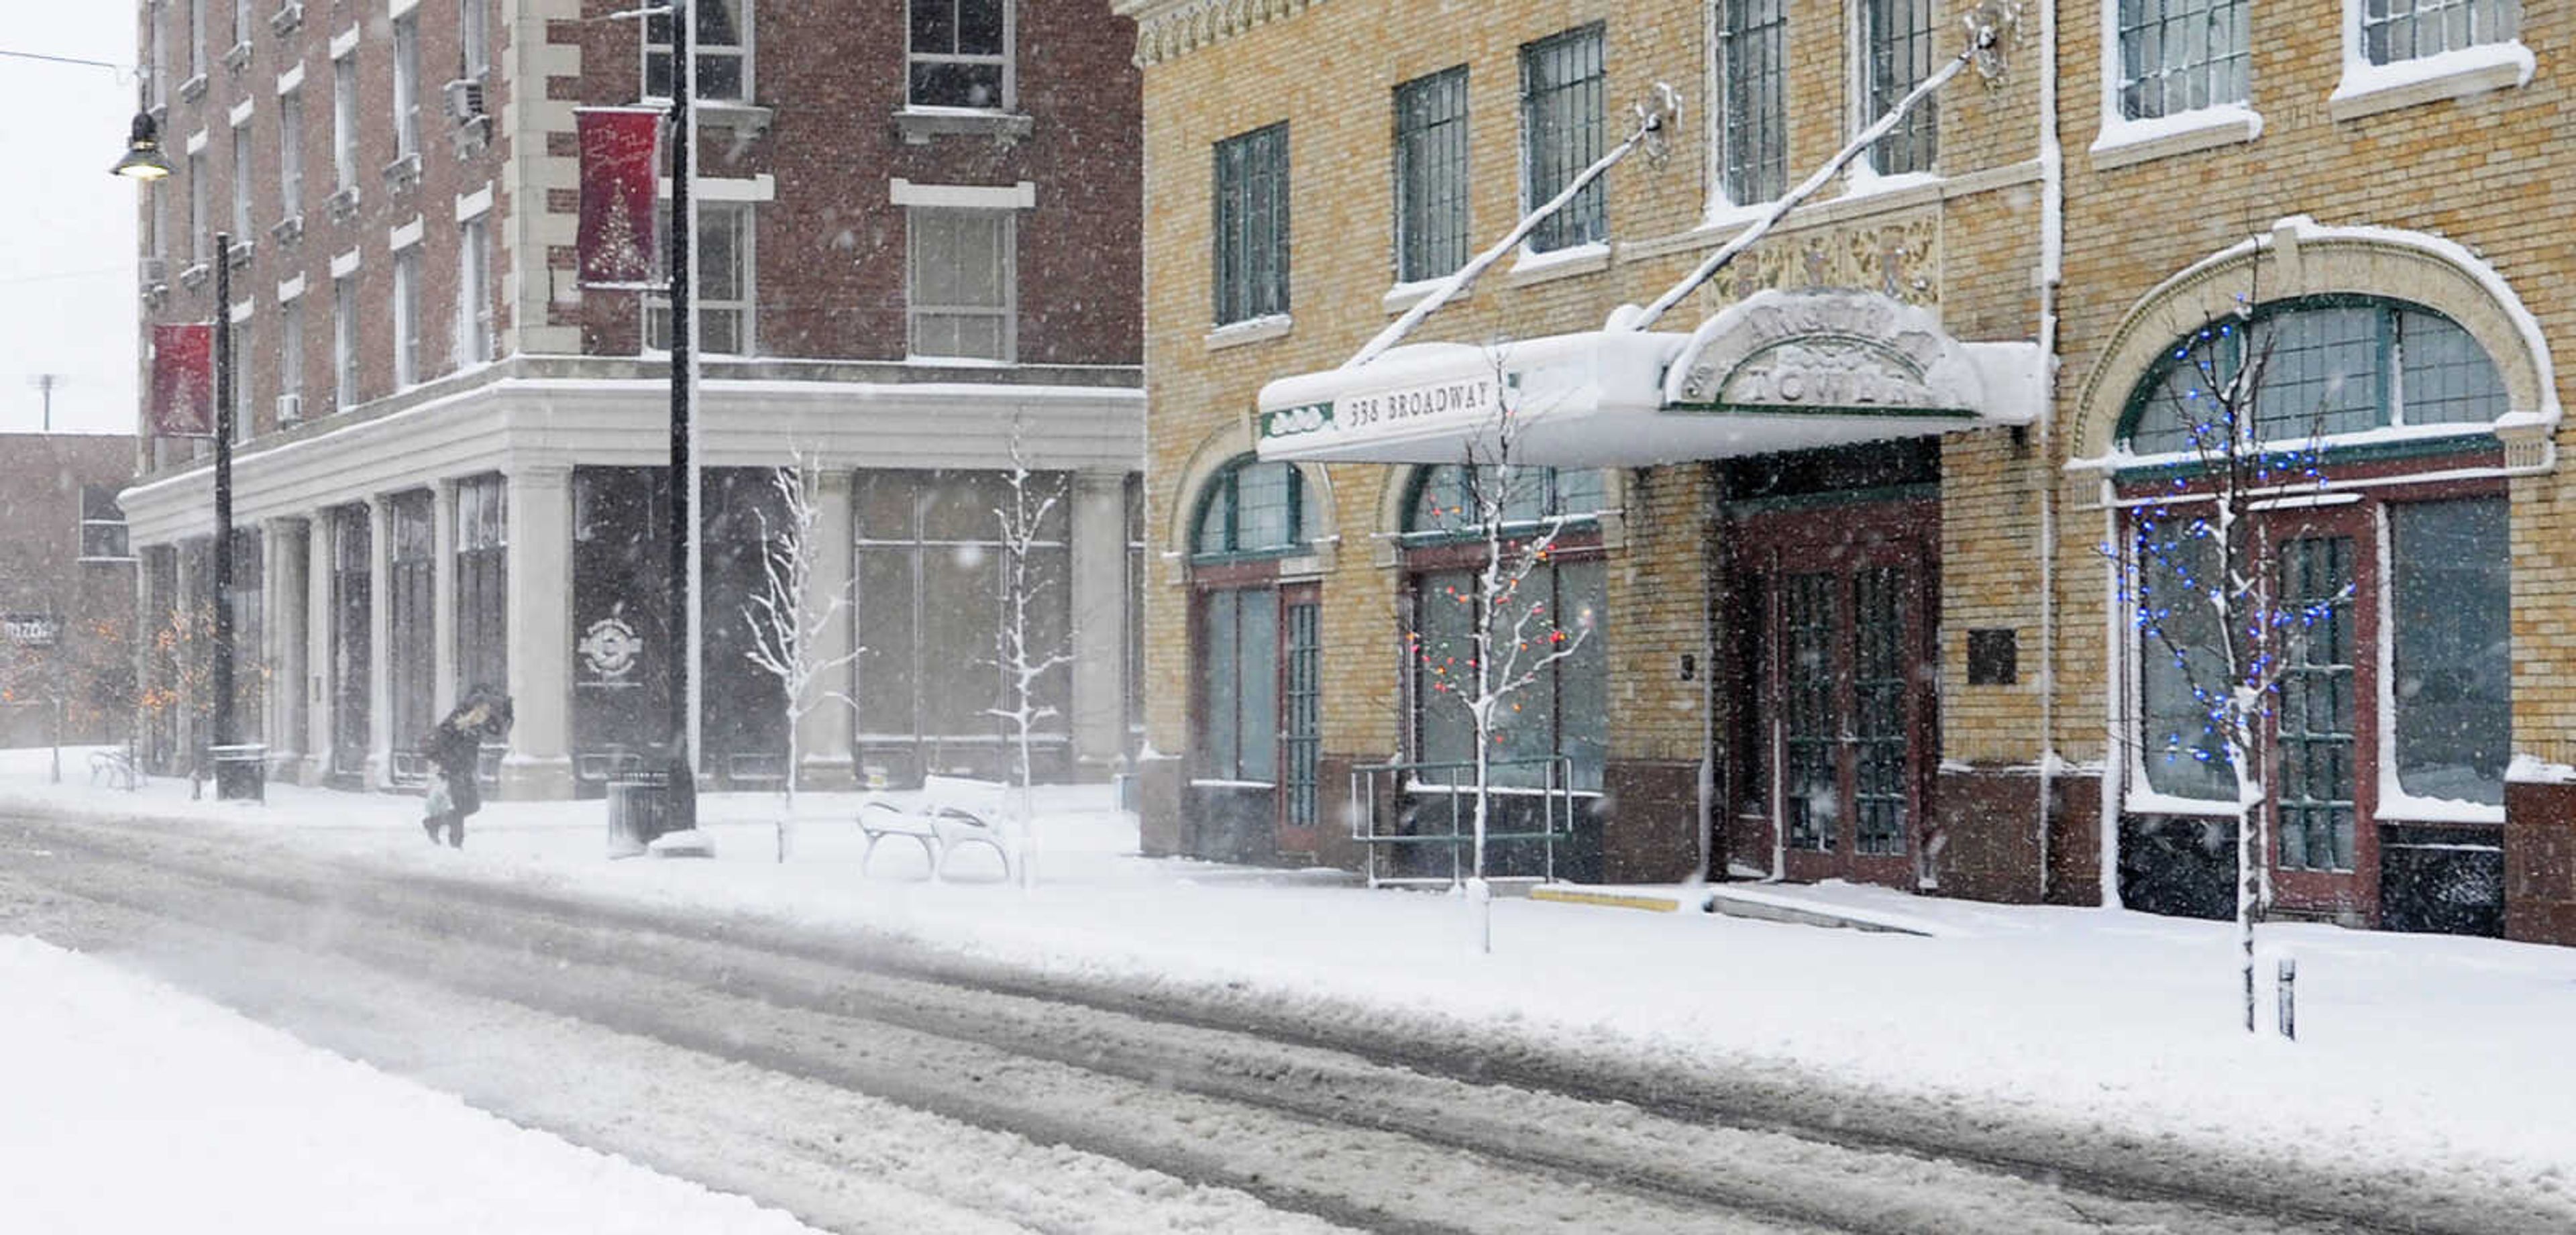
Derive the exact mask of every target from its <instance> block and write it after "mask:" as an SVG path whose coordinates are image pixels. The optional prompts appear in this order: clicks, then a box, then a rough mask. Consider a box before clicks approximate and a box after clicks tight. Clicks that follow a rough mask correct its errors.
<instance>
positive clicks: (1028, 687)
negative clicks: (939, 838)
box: [989, 419, 1073, 888]
mask: <svg viewBox="0 0 2576 1235" xmlns="http://www.w3.org/2000/svg"><path fill="white" fill-rule="evenodd" d="M1006 475H1007V476H1008V478H1009V480H1010V486H1011V493H1010V502H1009V504H1008V505H1005V506H1002V507H999V508H997V509H995V510H994V512H993V517H994V519H995V520H996V521H998V522H999V523H1000V525H1001V533H1002V554H1003V561H1002V597H1001V602H1002V621H1001V624H1000V628H999V629H998V630H997V631H996V632H995V634H994V640H993V642H994V652H995V659H996V663H997V664H998V665H999V666H1000V668H1001V671H1002V689H1003V692H1004V693H1003V700H1004V702H1005V703H1006V704H1007V705H1008V706H1005V707H996V708H992V709H990V710H989V711H990V714H991V715H993V716H996V717H999V718H1000V719H1001V720H1002V722H1003V723H1004V724H1006V725H1009V726H1010V727H1011V728H1012V731H1013V736H1014V737H1015V739H1016V747H1017V750H1018V755H1017V758H1015V759H1014V760H1013V763H1014V764H1015V766H1016V770H1017V772H1018V776H1019V786H1020V805H1019V816H1020V819H1019V829H1020V836H1019V842H1020V843H1019V848H1020V856H1019V870H1020V886H1021V887H1023V888H1026V887H1032V886H1035V883H1036V878H1037V877H1036V875H1035V873H1034V872H1035V857H1036V855H1035V854H1034V853H1033V852H1032V850H1033V848H1034V847H1033V846H1032V845H1031V844H1030V839H1031V834H1032V832H1033V831H1034V829H1035V827H1036V822H1037V816H1036V813H1035V807H1036V802H1035V800H1034V795H1033V794H1032V792H1031V789H1032V785H1033V780H1032V778H1033V776H1034V774H1035V765H1034V763H1033V761H1032V758H1031V756H1032V754H1033V751H1032V743H1031V740H1030V739H1031V735H1032V733H1033V732H1034V731H1035V728H1036V725H1037V723H1038V722H1039V721H1042V720H1046V719H1048V718H1050V717H1053V716H1055V715H1056V714H1057V712H1056V709H1055V707H1054V705H1052V704H1047V703H1041V702H1039V700H1038V684H1039V682H1040V680H1041V679H1043V678H1044V677H1045V676H1046V675H1047V674H1048V673H1051V672H1053V671H1054V670H1056V669H1057V668H1060V667H1062V666H1064V665H1068V664H1071V663H1073V655H1072V653H1071V652H1070V651H1069V650H1067V646H1066V642H1065V640H1064V639H1062V638H1056V639H1050V638H1048V637H1047V636H1046V635H1045V634H1043V633H1042V632H1040V631H1038V630H1037V629H1036V628H1035V626H1034V622H1035V618H1034V616H1033V614H1032V612H1031V611H1032V610H1033V609H1034V608H1035V606H1036V605H1037V603H1038V602H1039V601H1040V600H1041V599H1042V598H1043V597H1044V596H1045V594H1046V593H1047V591H1048V589H1050V588H1053V587H1058V586H1062V581H1061V580H1055V579H1049V578H1046V577H1044V576H1043V575H1040V574H1038V573H1036V572H1034V571H1033V570H1032V569H1031V559H1032V558H1033V557H1034V556H1035V552H1036V550H1037V548H1038V545H1039V542H1040V540H1041V539H1043V537H1044V535H1045V533H1046V531H1047V528H1048V526H1049V520H1050V518H1051V517H1052V516H1053V515H1054V513H1055V509H1056V507H1057V506H1059V505H1061V504H1062V503H1063V501H1064V488H1063V485H1062V483H1061V481H1060V480H1059V481H1056V482H1053V483H1050V482H1046V481H1041V480H1039V479H1038V478H1037V476H1036V474H1035V473H1033V472H1031V471H1030V470H1029V465H1028V458H1027V453H1026V451H1025V450H1024V449H1023V442H1022V432H1021V425H1020V422H1019V421H1018V420H1016V419H1014V420H1013V421H1012V422H1011V470H1010V471H1009V472H1008V473H1006Z"/></svg>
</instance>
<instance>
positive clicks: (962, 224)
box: [905, 206, 1018, 360]
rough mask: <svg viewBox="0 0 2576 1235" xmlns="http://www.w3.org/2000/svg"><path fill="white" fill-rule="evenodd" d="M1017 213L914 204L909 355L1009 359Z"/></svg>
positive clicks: (910, 241) (910, 246)
mask: <svg viewBox="0 0 2576 1235" xmlns="http://www.w3.org/2000/svg"><path fill="white" fill-rule="evenodd" d="M1017 224H1018V218H1017V212H1015V211H1011V210H949V209H937V208H932V207H925V206H916V207H913V208H912V210H911V211H910V212H909V214H908V215H907V216H906V222H905V228H906V231H907V233H908V244H907V248H908V253H907V257H908V258H909V261H908V262H907V265H908V266H909V267H910V271H909V275H910V277H909V278H908V280H907V283H908V287H907V289H906V290H907V292H908V307H909V309H910V314H909V316H910V318H911V335H912V338H911V343H910V350H911V354H912V355H915V356H950V357H967V358H972V359H979V360H1009V359H1012V355H1013V347H1014V343H1015V340H1014V339H1013V337H1012V336H1013V330H1012V324H1013V323H1012V320H1011V319H1012V305H1013V300H1014V295H1015V292H1016V290H1017V289H1016V288H1015V287H1014V286H1013V283H1014V278H1013V270H1012V267H1013V256H1014V255H1013V253H1012V249H1013V248H1014V247H1015V236H1016V228H1017Z"/></svg>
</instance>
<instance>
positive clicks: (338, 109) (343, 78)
mask: <svg viewBox="0 0 2576 1235" xmlns="http://www.w3.org/2000/svg"><path fill="white" fill-rule="evenodd" d="M357 183H358V57H357V54H356V53H355V52H352V53H350V54H349V55H345V56H341V57H339V58H338V59H335V60H333V61H332V62H331V188H332V189H333V190H334V191H338V190H342V189H348V188H354V187H356V185H357Z"/></svg>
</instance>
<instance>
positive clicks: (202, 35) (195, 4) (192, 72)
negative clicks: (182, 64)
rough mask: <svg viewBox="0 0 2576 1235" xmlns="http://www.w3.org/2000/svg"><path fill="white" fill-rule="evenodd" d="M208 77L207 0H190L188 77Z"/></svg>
mask: <svg viewBox="0 0 2576 1235" xmlns="http://www.w3.org/2000/svg"><path fill="white" fill-rule="evenodd" d="M205 75H206V0H188V76H190V77H203V76H205Z"/></svg>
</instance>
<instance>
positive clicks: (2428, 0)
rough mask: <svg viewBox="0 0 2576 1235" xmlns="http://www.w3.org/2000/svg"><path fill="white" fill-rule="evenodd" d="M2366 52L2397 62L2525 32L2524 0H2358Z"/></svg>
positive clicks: (2379, 59) (2385, 61) (2505, 40)
mask: <svg viewBox="0 0 2576 1235" xmlns="http://www.w3.org/2000/svg"><path fill="white" fill-rule="evenodd" d="M2359 3H2360V6H2361V54H2362V58H2363V59H2365V60H2368V61H2369V62H2370V63H2372V64H2395V63H2397V62H2398V61H2401V60H2418V59H2422V58H2423V57H2426V56H2438V55H2441V54H2442V53H2443V52H2448V51H2458V50H2460V49H2461V48H2463V47H2474V46H2477V45H2479V44H2482V43H2508V42H2511V41H2513V40H2514V39H2516V38H2518V37H2520V36H2521V33H2522V0H2359Z"/></svg>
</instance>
